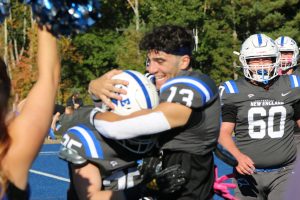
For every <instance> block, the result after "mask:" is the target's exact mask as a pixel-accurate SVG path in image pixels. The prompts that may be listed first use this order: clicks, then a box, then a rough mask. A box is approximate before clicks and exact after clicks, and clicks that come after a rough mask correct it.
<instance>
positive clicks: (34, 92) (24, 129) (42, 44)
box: [3, 29, 60, 188]
mask: <svg viewBox="0 0 300 200" xmlns="http://www.w3.org/2000/svg"><path fill="white" fill-rule="evenodd" d="M37 63H38V79H37V82H36V83H35V85H34V86H33V88H32V89H31V90H30V92H29V94H28V96H27V98H26V99H27V100H26V102H25V104H24V107H23V109H22V111H21V113H20V114H19V115H18V116H17V117H16V118H15V119H14V120H13V121H12V122H11V123H10V124H9V125H8V131H9V135H10V137H11V146H10V148H9V150H8V153H7V155H6V157H5V158H4V161H3V163H4V164H3V168H4V169H5V170H7V171H8V173H7V174H9V177H8V178H9V180H11V181H12V182H13V183H14V184H15V185H16V186H18V187H20V188H25V187H26V183H27V173H28V170H29V168H30V166H31V164H32V162H33V160H34V158H35V157H36V155H37V153H38V151H39V149H40V147H41V145H42V143H43V141H44V138H45V136H46V135H47V134H48V130H49V127H50V123H51V121H52V114H53V109H54V102H55V97H56V91H57V88H58V84H59V79H60V60H59V57H58V53H57V44H56V38H54V37H53V36H52V35H51V34H50V33H48V32H47V31H46V30H45V29H43V30H39V31H38V60H37Z"/></svg>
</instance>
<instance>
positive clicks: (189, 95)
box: [167, 87, 194, 107]
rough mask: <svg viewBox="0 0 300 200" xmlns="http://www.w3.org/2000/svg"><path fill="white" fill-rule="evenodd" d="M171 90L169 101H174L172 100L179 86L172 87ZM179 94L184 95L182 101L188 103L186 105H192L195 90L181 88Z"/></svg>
mask: <svg viewBox="0 0 300 200" xmlns="http://www.w3.org/2000/svg"><path fill="white" fill-rule="evenodd" d="M170 90H171V94H170V96H169V98H168V100H167V101H168V102H172V100H173V99H174V97H175V95H176V92H177V87H171V88H170ZM179 94H181V95H182V96H183V97H182V101H183V102H185V103H186V106H187V107H191V106H192V101H193V98H194V92H193V91H192V90H188V89H181V90H179Z"/></svg>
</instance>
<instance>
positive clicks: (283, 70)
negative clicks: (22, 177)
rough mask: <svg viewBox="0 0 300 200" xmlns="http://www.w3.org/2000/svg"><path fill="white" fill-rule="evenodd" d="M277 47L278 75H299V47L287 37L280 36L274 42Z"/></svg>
mask: <svg viewBox="0 0 300 200" xmlns="http://www.w3.org/2000/svg"><path fill="white" fill-rule="evenodd" d="M275 43H276V45H277V47H278V48H279V51H280V54H281V58H280V64H279V71H278V74H279V75H284V74H287V75H290V74H295V75H298V76H299V75H300V71H299V69H298V67H297V66H298V60H299V47H298V45H297V43H296V42H295V40H293V39H292V38H290V37H288V36H280V37H279V38H277V39H276V40H275Z"/></svg>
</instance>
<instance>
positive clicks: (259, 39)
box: [257, 34, 262, 46]
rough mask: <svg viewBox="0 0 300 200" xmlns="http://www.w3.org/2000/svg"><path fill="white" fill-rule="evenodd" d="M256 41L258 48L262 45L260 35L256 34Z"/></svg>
mask: <svg viewBox="0 0 300 200" xmlns="http://www.w3.org/2000/svg"><path fill="white" fill-rule="evenodd" d="M257 39H258V45H259V46H260V45H261V44H262V38H261V34H257Z"/></svg>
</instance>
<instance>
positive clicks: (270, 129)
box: [248, 106, 286, 139]
mask: <svg viewBox="0 0 300 200" xmlns="http://www.w3.org/2000/svg"><path fill="white" fill-rule="evenodd" d="M275 114H277V115H280V122H279V130H277V131H275V130H274V116H275ZM254 115H256V116H257V115H260V116H262V117H266V116H268V118H267V120H268V122H265V121H264V120H262V119H260V120H254ZM285 119H286V109H285V107H283V106H274V107H271V108H270V110H269V113H267V111H266V109H265V108H263V107H254V108H250V110H249V111H248V123H249V127H248V128H249V135H250V137H251V138H256V139H261V138H264V137H265V135H266V132H267V134H268V135H269V136H270V138H281V137H282V136H283V134H284V125H285ZM255 127H259V130H257V128H256V130H255Z"/></svg>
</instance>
